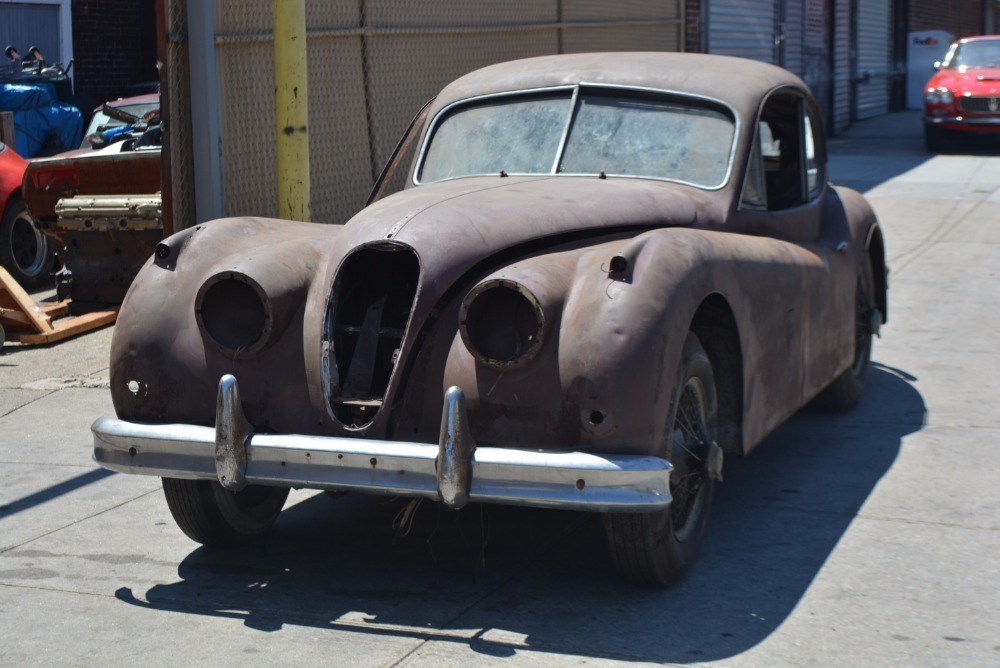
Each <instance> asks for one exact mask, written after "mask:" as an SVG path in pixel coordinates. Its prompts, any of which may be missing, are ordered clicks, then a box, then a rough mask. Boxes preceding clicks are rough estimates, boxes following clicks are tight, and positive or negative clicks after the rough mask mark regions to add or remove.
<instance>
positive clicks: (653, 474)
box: [92, 53, 886, 585]
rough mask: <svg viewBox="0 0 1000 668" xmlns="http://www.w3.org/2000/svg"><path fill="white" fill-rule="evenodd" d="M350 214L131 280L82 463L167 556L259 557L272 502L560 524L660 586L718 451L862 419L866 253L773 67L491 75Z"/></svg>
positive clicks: (800, 109) (675, 560)
mask: <svg viewBox="0 0 1000 668" xmlns="http://www.w3.org/2000/svg"><path fill="white" fill-rule="evenodd" d="M393 184H395V185H396V186H398V191H396V192H392V191H393V190H397V188H394V187H393ZM389 193H391V194H389ZM372 200H373V203H372V204H371V205H370V206H368V207H367V208H365V209H364V210H362V211H360V212H359V213H358V214H357V215H356V216H354V217H353V218H352V219H351V220H350V221H348V222H347V224H346V225H315V224H311V223H296V222H290V221H281V220H272V219H265V218H230V219H226V220H217V221H214V222H209V223H205V224H202V225H198V226H196V227H194V228H191V229H187V230H184V231H182V232H180V233H178V234H175V235H173V236H171V237H169V238H167V239H165V240H163V242H161V243H160V244H158V245H157V247H156V253H155V255H154V256H153V257H152V258H150V260H149V261H147V263H146V265H145V266H144V267H143V269H142V270H141V271H140V272H139V275H138V276H137V278H136V280H135V282H134V283H133V284H132V287H131V288H130V290H129V292H128V296H127V297H126V298H125V303H124V304H123V306H122V310H121V315H120V318H119V320H118V325H117V326H116V329H115V335H114V341H113V343H112V346H111V395H112V399H113V400H114V406H115V412H116V414H117V415H116V416H115V417H107V418H101V419H99V420H97V421H96V422H95V423H94V425H93V427H92V431H93V434H94V458H95V459H96V460H97V461H98V462H99V463H100V464H101V465H102V466H105V467H107V468H109V469H112V470H115V471H121V472H125V473H133V474H144V475H156V476H161V477H162V478H163V490H164V494H165V496H166V501H167V504H168V506H169V507H170V510H171V513H172V514H173V516H174V519H175V520H176V521H177V523H178V525H179V526H180V528H181V529H182V530H183V531H184V532H185V533H186V534H187V535H188V536H189V537H191V538H192V539H194V540H196V541H198V542H201V543H204V544H205V545H209V546H225V545H234V544H240V543H244V542H247V541H250V540H253V539H256V538H259V537H260V536H262V535H263V534H264V533H265V532H267V530H268V529H269V528H270V526H271V524H272V523H273V522H274V521H275V519H276V518H277V517H278V514H279V513H280V512H281V509H282V506H283V504H284V502H285V498H286V496H287V495H288V490H289V488H292V487H295V488H298V487H306V488H315V489H326V490H352V491H357V492H363V493H370V494H387V495H392V496H398V497H403V498H410V499H414V501H411V503H414V504H415V503H417V502H418V501H419V500H420V499H429V500H431V501H435V502H440V503H442V504H443V505H444V506H446V507H448V508H452V509H459V508H461V507H462V506H464V505H465V504H466V503H506V504H517V505H525V506H537V507H550V508H561V509H575V510H587V511H592V512H598V513H603V515H604V525H605V529H606V533H607V540H608V547H609V550H610V552H611V554H612V555H613V557H614V560H615V564H616V565H617V567H618V569H619V570H620V572H621V574H622V575H623V576H624V577H626V578H628V579H630V580H633V581H635V582H639V583H642V584H647V585H665V584H669V583H671V582H673V581H674V580H676V579H677V578H678V577H680V576H681V574H682V573H684V571H685V570H686V569H687V568H688V567H689V566H690V565H691V563H692V562H693V560H694V558H695V555H696V554H697V552H698V546H699V545H700V543H701V541H702V536H703V535H704V532H705V527H706V523H707V521H708V515H709V510H710V507H711V503H712V493H713V489H714V485H715V484H716V483H718V482H720V481H721V480H722V466H723V454H724V453H729V454H732V455H737V456H739V455H743V454H746V453H749V452H750V451H751V450H752V449H753V448H754V447H755V446H757V444H758V443H760V442H761V441H762V440H763V439H764V437H765V436H767V434H768V433H770V432H771V430H773V429H774V428H775V427H777V426H778V425H779V424H780V423H781V422H782V421H784V420H785V419H786V418H787V417H788V416H790V415H791V414H792V413H794V412H795V411H796V410H798V409H799V408H800V407H801V406H803V405H804V404H805V403H806V402H808V401H810V400H812V399H813V398H819V399H820V400H821V401H822V403H824V404H825V405H826V406H828V407H831V408H833V409H837V410H846V409H849V408H850V407H852V406H854V405H855V404H856V403H857V402H858V401H859V400H860V398H861V394H862V391H863V389H864V387H865V382H866V379H867V376H868V370H869V368H870V366H871V345H872V337H873V335H874V334H875V333H877V332H878V330H879V326H880V325H881V323H883V322H884V321H885V314H886V268H885V255H884V244H883V240H882V233H881V231H880V229H879V226H878V223H877V221H876V219H875V215H874V213H873V212H872V210H871V208H870V207H869V206H868V204H867V202H865V200H864V198H863V197H862V196H861V195H859V194H858V193H857V192H854V191H852V190H849V189H847V188H841V187H836V186H833V185H831V184H830V183H829V182H828V180H827V171H826V141H825V133H824V132H823V126H822V121H821V117H820V112H819V107H818V106H817V104H816V102H815V100H814V99H813V97H812V95H811V94H810V92H809V88H808V87H807V86H806V85H805V84H804V83H803V82H802V80H801V79H799V78H798V77H796V76H794V75H792V74H790V73H789V72H787V71H785V70H782V69H780V68H777V67H774V66H772V65H765V64H763V63H757V62H753V61H750V60H744V59H739V58H726V57H722V56H707V55H698V54H683V53H675V54H667V53H589V54H577V55H565V56H549V57H542V58H532V59H527V60H521V61H515V62H510V63H503V64H499V65H494V66H491V67H487V68H484V69H482V70H479V71H477V72H473V73H471V74H469V75H467V76H465V77H462V78H461V79H458V80H457V81H455V82H454V83H452V84H451V85H450V86H448V87H446V88H445V89H444V90H442V91H441V93H440V94H439V95H438V96H437V98H436V99H435V100H434V101H433V102H432V103H430V105H429V106H428V107H427V108H426V109H425V110H424V112H423V113H422V114H420V115H419V116H418V118H417V119H416V120H415V121H414V123H413V124H412V126H411V127H410V130H409V131H408V132H407V134H406V135H405V137H404V138H403V140H402V141H401V142H400V144H399V147H398V148H397V151H396V154H395V155H394V156H393V157H392V159H391V160H390V161H389V165H388V166H387V168H386V170H385V171H384V172H383V175H382V177H380V179H379V181H378V183H377V184H376V187H375V189H374V191H373V195H372Z"/></svg>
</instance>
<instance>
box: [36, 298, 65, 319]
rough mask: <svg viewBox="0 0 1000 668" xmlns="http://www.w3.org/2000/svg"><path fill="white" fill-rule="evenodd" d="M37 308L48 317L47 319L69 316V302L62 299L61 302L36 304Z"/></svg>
mask: <svg viewBox="0 0 1000 668" xmlns="http://www.w3.org/2000/svg"><path fill="white" fill-rule="evenodd" d="M38 308H40V309H42V313H44V314H45V315H47V316H49V318H51V319H53V320H55V319H56V318H62V317H63V316H65V315H69V300H68V299H64V300H62V301H61V302H38Z"/></svg>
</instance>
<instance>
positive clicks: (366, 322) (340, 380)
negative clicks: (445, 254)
mask: <svg viewBox="0 0 1000 668" xmlns="http://www.w3.org/2000/svg"><path fill="white" fill-rule="evenodd" d="M419 277H420V265H419V263H418V261H417V256H416V255H415V254H414V253H413V251H412V250H410V249H409V248H407V247H405V246H402V245H395V244H393V245H385V246H378V247H369V248H365V249H362V250H360V251H357V252H356V253H354V254H353V255H351V256H350V257H349V258H348V259H347V260H345V262H344V264H343V266H342V267H341V269H340V274H339V275H338V276H337V280H336V281H335V283H334V288H333V295H332V298H331V300H330V306H329V310H328V313H327V332H326V342H327V344H328V350H329V353H328V356H327V364H328V365H329V368H328V379H329V387H330V394H329V396H330V406H331V408H332V409H333V413H334V415H335V416H336V417H337V419H338V420H340V422H342V423H343V424H344V425H346V426H348V427H354V428H358V427H363V426H365V425H366V424H368V423H369V422H371V421H372V419H373V418H374V417H375V415H376V413H377V412H378V410H379V408H381V406H382V401H383V399H384V397H385V391H386V388H387V387H388V385H389V379H390V378H391V377H392V372H393V370H394V369H395V368H396V364H397V363H398V361H399V351H400V348H401V347H402V344H403V335H404V334H405V332H406V323H407V321H408V320H409V317H410V311H411V310H412V308H413V299H414V296H415V295H416V293H417V281H418V279H419Z"/></svg>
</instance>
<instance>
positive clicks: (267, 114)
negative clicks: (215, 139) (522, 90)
mask: <svg viewBox="0 0 1000 668" xmlns="http://www.w3.org/2000/svg"><path fill="white" fill-rule="evenodd" d="M186 1H187V0H166V4H167V14H168V26H169V31H170V33H171V34H178V35H180V34H184V30H183V26H182V25H179V24H178V23H177V22H179V21H180V22H182V21H183V18H184V5H185V2H186ZM272 24H273V5H272V0H216V35H215V50H216V58H217V62H218V77H219V87H220V97H221V107H222V109H221V111H222V146H221V152H222V162H223V169H222V173H223V187H224V201H225V213H226V215H258V216H274V215H275V214H276V212H277V194H276V173H275V170H276V166H275V163H276V157H275V139H274V134H275V110H274V107H275V104H274V55H273V42H272ZM306 30H307V38H308V46H307V49H308V61H309V151H310V169H311V180H312V183H311V190H312V204H311V209H312V215H313V219H314V220H315V221H317V222H324V223H342V222H344V221H346V220H347V219H348V218H349V217H350V216H351V215H353V214H354V213H355V212H357V211H358V210H359V209H360V208H361V207H363V206H364V203H365V200H366V198H367V195H368V192H369V190H370V188H371V186H372V184H373V183H374V180H375V178H376V177H377V175H378V173H379V171H380V170H381V168H382V164H383V163H384V162H385V160H386V159H387V158H388V157H389V155H390V154H391V152H392V149H393V147H394V146H395V144H396V142H397V141H398V139H399V137H400V135H401V134H402V132H403V131H404V130H405V128H406V126H407V124H408V123H409V122H410V120H411V119H412V118H413V115H414V114H415V113H416V112H417V111H418V110H419V109H420V107H421V106H422V105H423V104H424V103H425V102H426V101H427V100H428V99H429V98H430V97H432V96H433V95H434V94H435V93H437V92H438V90H440V89H441V88H442V87H443V86H444V85H445V84H447V83H448V82H449V81H451V80H453V79H455V78H457V77H459V76H460V75H462V74H465V73H466V72H469V71H471V70H474V69H476V68H479V67H483V66H485V65H490V64H492V63H497V62H502V61H505V60H512V59H516V58H525V57H529V56H537V55H546V54H554V53H572V52H583V51H639V50H641V51H679V50H682V49H683V40H682V35H683V21H682V14H681V4H680V2H679V0H621V1H619V2H614V3H609V2H606V0H509V1H508V2H506V3H498V2H492V1H491V2H487V1H485V0H426V1H425V2H419V3H415V2H407V1H405V0H357V2H354V3H347V2H335V3H334V2H319V1H318V0H316V1H312V2H309V3H308V4H307V25H306ZM168 46H169V48H168V50H167V58H168V62H167V64H166V66H167V71H168V77H169V80H170V89H171V101H170V113H171V118H172V119H180V117H181V116H187V117H188V118H189V114H187V113H185V112H184V109H185V106H184V105H185V104H186V103H187V102H188V97H187V96H188V91H187V88H186V83H185V82H186V78H187V76H188V62H187V55H186V51H184V49H183V48H180V47H182V46H183V44H181V43H180V42H176V43H175V42H174V41H170V42H169V45H168ZM175 114H176V115H175ZM169 142H170V147H171V151H172V153H171V155H172V156H174V157H173V164H172V170H171V174H172V177H173V179H174V180H173V192H174V196H173V199H174V211H175V223H176V228H177V229H183V228H184V227H188V226H190V225H192V224H193V223H194V209H193V206H192V205H191V203H192V201H193V196H194V188H195V187H196V184H195V183H194V179H193V172H192V170H191V169H189V168H188V167H189V166H190V159H191V147H190V145H191V131H190V120H188V121H187V124H186V125H185V123H184V122H175V123H173V124H172V125H171V136H170V139H169Z"/></svg>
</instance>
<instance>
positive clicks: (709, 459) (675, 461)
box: [604, 333, 721, 587]
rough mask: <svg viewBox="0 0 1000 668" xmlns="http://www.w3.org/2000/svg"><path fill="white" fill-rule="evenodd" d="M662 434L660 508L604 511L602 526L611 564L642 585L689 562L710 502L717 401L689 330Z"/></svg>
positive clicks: (665, 579) (656, 582)
mask: <svg viewBox="0 0 1000 668" xmlns="http://www.w3.org/2000/svg"><path fill="white" fill-rule="evenodd" d="M668 415H669V419H668V421H667V425H668V429H667V431H666V433H665V434H664V441H665V444H664V446H663V447H662V448H661V450H660V452H661V456H662V455H665V457H666V458H667V459H669V460H670V463H671V464H672V465H673V467H674V468H673V471H671V473H670V495H671V497H673V501H672V502H671V504H670V507H669V508H667V509H666V510H660V511H655V512H652V513H607V514H605V515H604V529H605V533H606V534H607V540H608V545H609V546H610V548H611V556H612V558H613V559H614V562H615V567H616V568H617V570H618V572H619V573H620V574H621V575H622V577H624V578H625V579H626V580H630V581H631V582H634V583H636V584H640V585H645V586H660V587H662V586H666V585H670V584H673V583H674V582H676V581H677V580H678V579H679V578H680V577H681V576H682V575H683V574H684V573H685V572H686V571H687V569H688V568H690V566H691V564H692V563H694V559H695V557H696V556H697V554H698V549H699V548H700V547H701V542H702V538H703V537H704V535H705V527H706V526H707V524H708V515H709V511H710V510H711V507H712V494H713V491H714V488H715V482H714V477H715V474H713V473H712V472H711V469H712V466H713V462H715V461H716V459H717V458H719V457H721V451H719V450H718V448H719V446H718V445H716V443H715V440H714V439H715V437H716V433H717V430H718V424H717V423H718V400H717V398H716V391H715V377H714V375H713V373H712V364H711V362H710V361H709V359H708V355H707V354H706V353H705V349H704V348H703V347H702V345H701V342H700V341H699V340H698V337H697V336H695V335H694V334H693V333H689V334H688V336H687V339H686V340H685V342H684V350H683V353H682V356H681V363H680V367H679V369H678V373H677V383H676V389H675V391H674V398H673V401H672V402H671V406H670V409H669V414H668Z"/></svg>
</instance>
